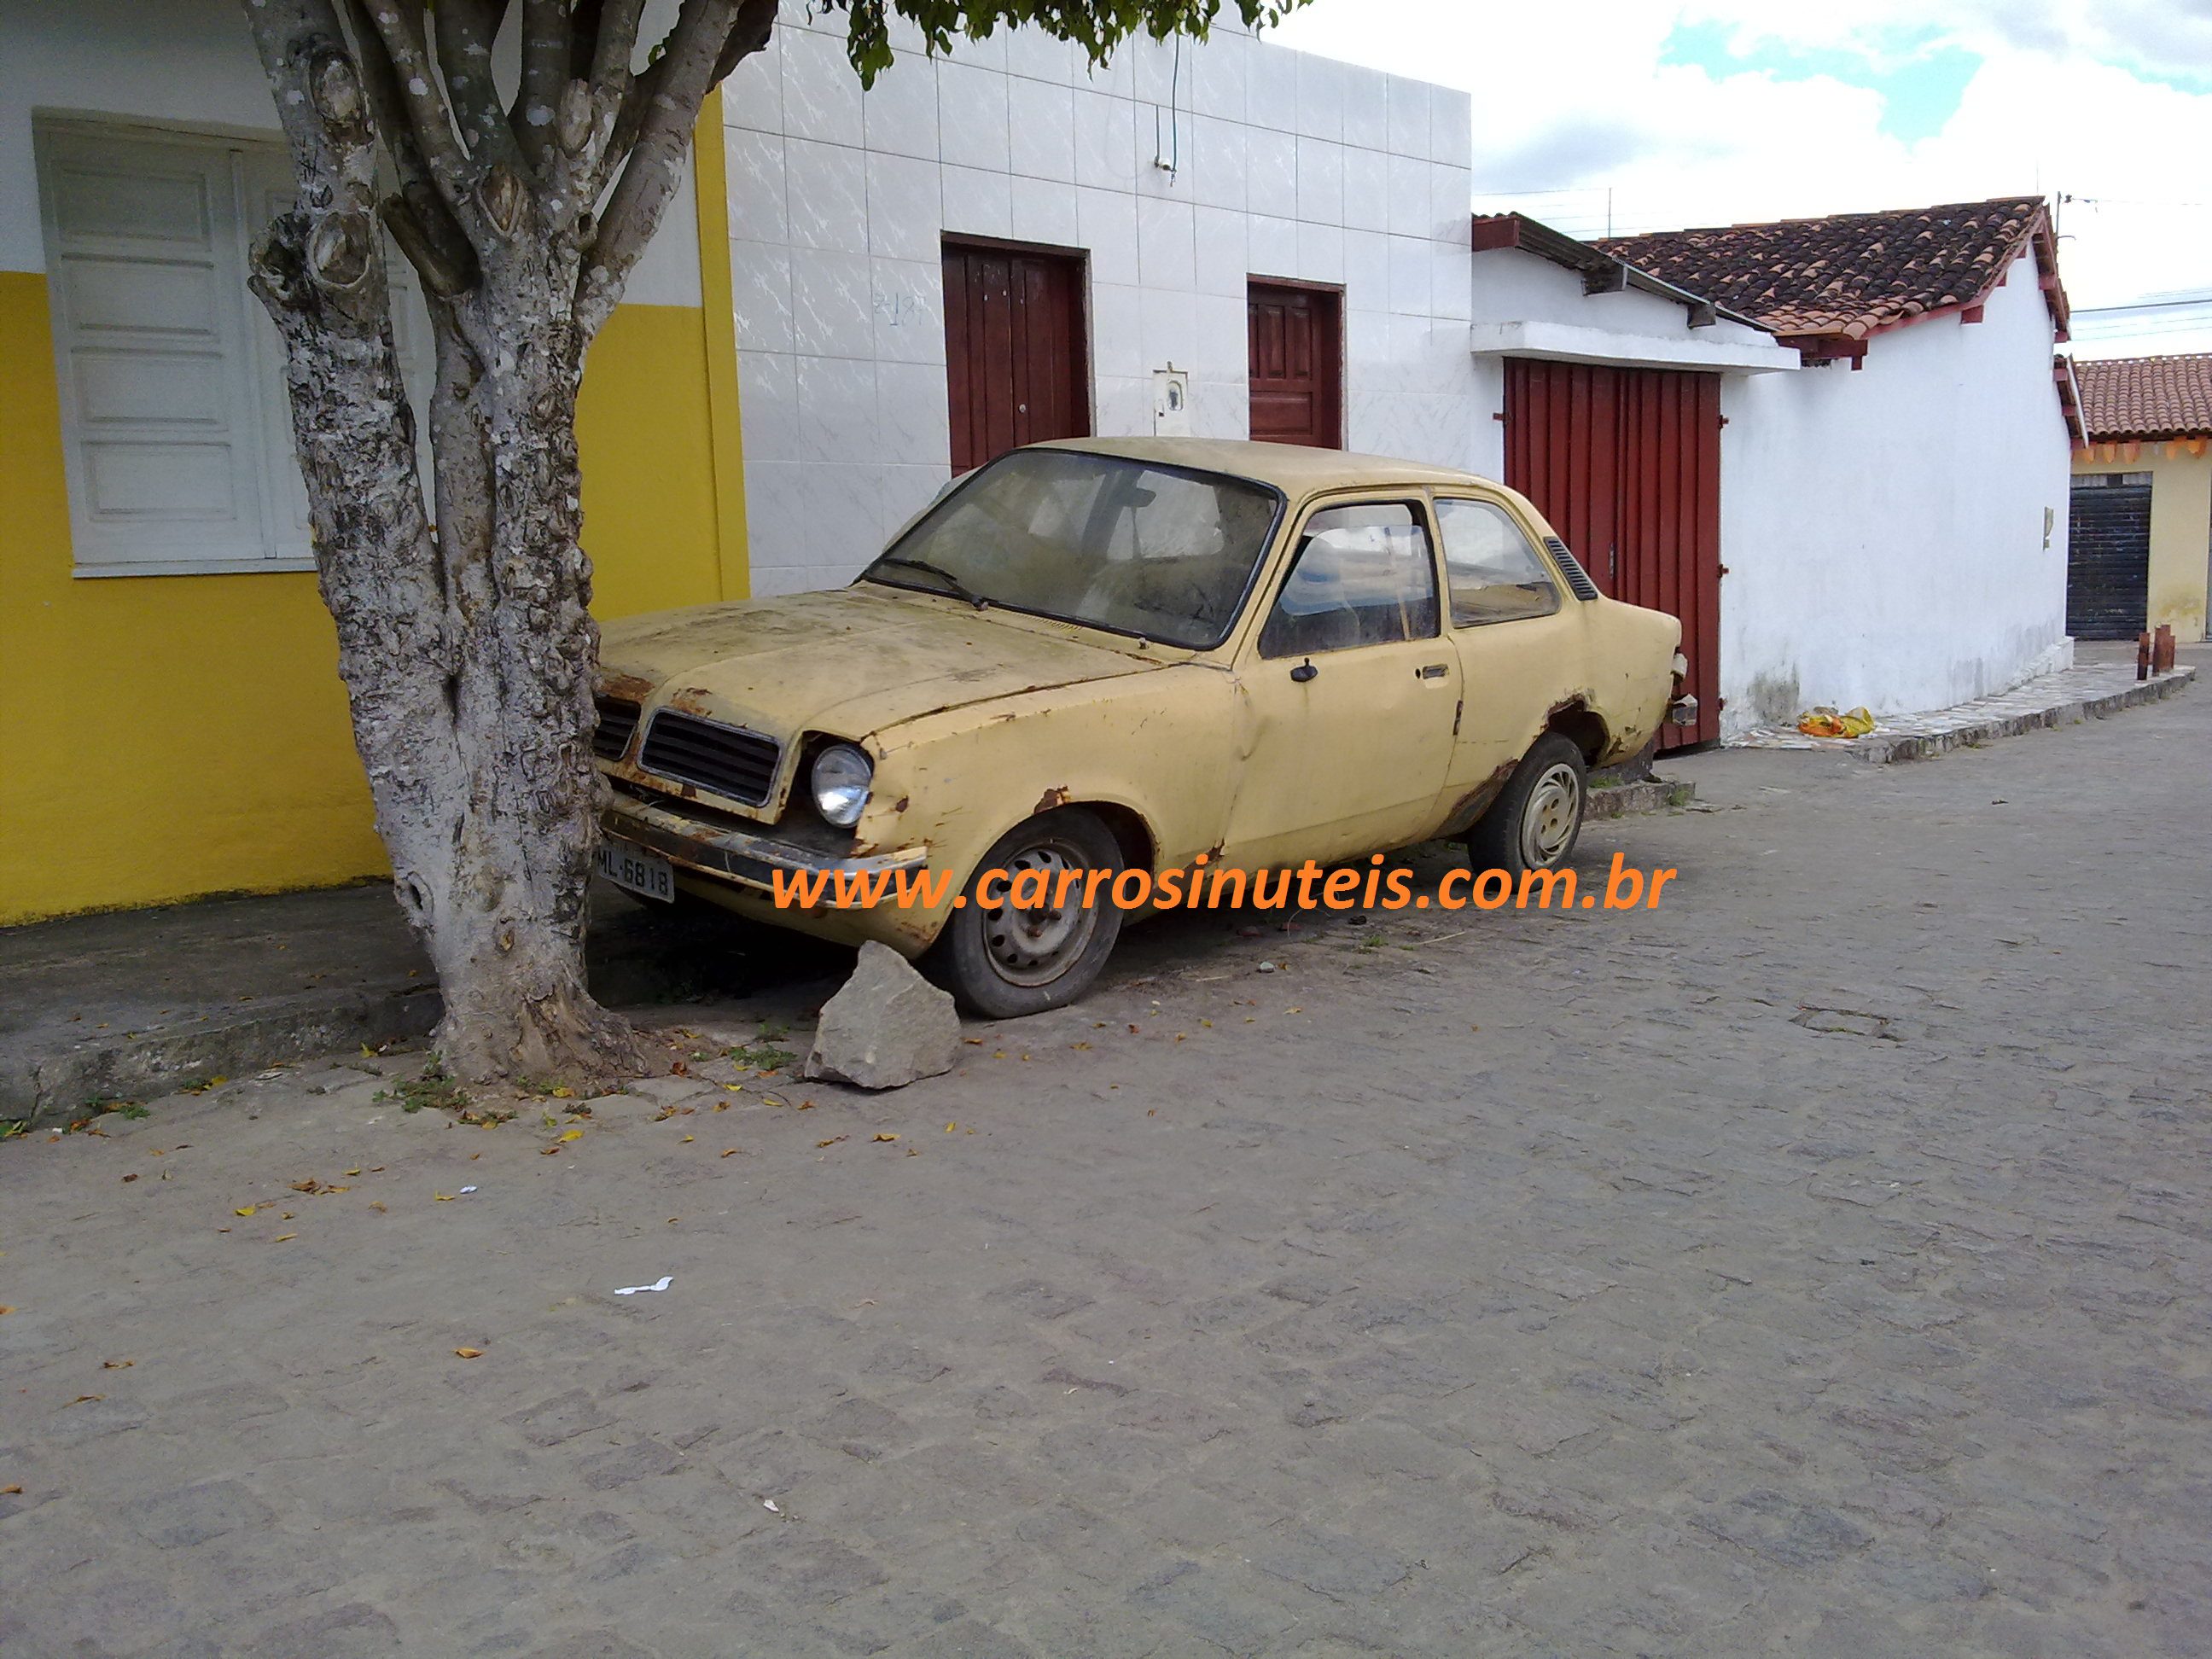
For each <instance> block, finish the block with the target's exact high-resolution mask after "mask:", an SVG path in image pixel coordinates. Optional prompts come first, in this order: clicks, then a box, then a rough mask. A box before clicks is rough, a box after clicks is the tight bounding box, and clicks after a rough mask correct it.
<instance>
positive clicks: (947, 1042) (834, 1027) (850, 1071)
mask: <svg viewBox="0 0 2212 1659" xmlns="http://www.w3.org/2000/svg"><path fill="white" fill-rule="evenodd" d="M959 1049H960V1017H959V1015H958V1014H957V1013H956V1012H954V1011H953V1006H952V998H951V995H950V994H948V993H946V992H944V991H940V990H939V989H938V988H937V987H935V986H934V985H932V984H931V983H930V982H929V981H927V980H926V979H924V978H923V977H922V976H921V975H920V974H918V973H916V972H915V970H914V968H913V966H912V965H911V964H910V963H908V961H907V959H906V958H905V957H902V956H901V955H900V954H899V953H898V952H897V951H894V950H892V949H891V948H890V946H889V945H878V944H877V943H876V942H875V941H874V940H872V939H871V940H870V941H869V942H868V943H867V944H866V945H862V946H861V947H860V962H859V963H857V964H856V965H855V966H854V969H853V977H852V978H850V979H848V980H847V981H845V984H844V987H843V988H842V990H840V991H839V992H838V993H837V994H836V996H834V997H831V998H830V999H829V1001H828V1002H826V1003H824V1004H823V1006H822V1021H821V1024H818V1025H817V1026H816V1027H815V1028H814V1048H813V1051H812V1052H811V1054H808V1055H807V1056H806V1066H805V1076H807V1077H816V1078H828V1079H831V1080H833V1081H835V1082H839V1083H854V1084H858V1085H860V1087H861V1088H863V1089H897V1088H902V1087H904V1086H905V1085H907V1084H909V1083H911V1082H913V1081H914V1080H915V1079H916V1078H924V1077H935V1076H937V1075H938V1074H939V1073H941V1072H949V1071H951V1069H952V1060H953V1056H954V1055H955V1054H957V1053H958V1052H959Z"/></svg>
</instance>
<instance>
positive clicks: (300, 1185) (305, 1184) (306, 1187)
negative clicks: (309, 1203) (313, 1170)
mask: <svg viewBox="0 0 2212 1659" xmlns="http://www.w3.org/2000/svg"><path fill="white" fill-rule="evenodd" d="M322 1189H323V1183H322V1182H319V1181H317V1180H315V1179H314V1178H313V1177H312V1176H310V1177H309V1178H308V1179H307V1180H306V1181H295V1182H293V1183H292V1190H293V1191H294V1192H295V1193H319V1192H320V1191H322Z"/></svg>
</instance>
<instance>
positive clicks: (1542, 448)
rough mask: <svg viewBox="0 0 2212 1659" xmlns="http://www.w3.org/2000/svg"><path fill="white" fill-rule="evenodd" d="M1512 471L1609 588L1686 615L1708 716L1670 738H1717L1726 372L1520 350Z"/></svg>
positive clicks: (1509, 375) (1508, 442)
mask: <svg viewBox="0 0 2212 1659" xmlns="http://www.w3.org/2000/svg"><path fill="white" fill-rule="evenodd" d="M1505 482H1506V483H1508V484H1510V485H1511V486H1512V487H1513V488H1514V489H1517V490H1519V491H1520V492H1521V493H1522V495H1526V496H1527V497H1528V499H1529V500H1530V501H1534V502H1535V504H1536V507H1537V510H1538V511H1539V512H1541V513H1543V515H1544V516H1545V517H1546V518H1547V519H1549V520H1551V521H1552V526H1553V529H1555V530H1557V531H1558V532H1559V535H1560V537H1561V538H1563V539H1564V540H1565V542H1566V544H1567V545H1568V547H1570V548H1571V549H1572V550H1573V551H1574V555H1575V556H1576V557H1577V559H1579V560H1581V562H1582V563H1583V566H1584V568H1587V569H1588V570H1589V574H1590V577H1591V579H1592V580H1594V581H1595V582H1596V583H1597V585H1598V586H1600V587H1601V588H1602V589H1604V590H1605V592H1607V594H1609V595H1610V596H1611V597H1613V598H1614V599H1622V600H1625V601H1626V602H1627V603H1628V604H1630V605H1648V606H1650V608H1651V609H1652V610H1654V611H1666V612H1667V613H1668V615H1670V616H1672V617H1676V618H1678V619H1679V620H1680V623H1681V624H1682V653H1683V654H1684V655H1685V656H1686V657H1687V658H1688V659H1690V686H1689V689H1690V690H1692V691H1693V692H1695V693H1696V694H1697V698H1698V723H1697V725H1696V726H1693V727H1690V728H1686V729H1685V728H1682V727H1678V726H1668V727H1666V728H1665V729H1664V731H1663V732H1662V734H1661V737H1660V747H1661V748H1662V749H1678V748H1680V747H1682V746H1683V745H1685V744H1692V743H1712V742H1715V741H1717V739H1718V738H1719V737H1720V732H1721V727H1720V715H1721V707H1720V636H1721V629H1720V617H1721V518H1720V503H1721V382H1720V376H1719V375H1717V374H1698V373H1695V372H1692V371H1689V370H1684V369H1665V368H1605V367H1601V366H1596V365H1591V364H1585V363H1549V362H1534V361H1531V360H1528V359H1526V358H1517V357H1516V358H1509V359H1508V360H1507V362H1506V364H1505Z"/></svg>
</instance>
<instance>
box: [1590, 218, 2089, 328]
mask: <svg viewBox="0 0 2212 1659" xmlns="http://www.w3.org/2000/svg"><path fill="white" fill-rule="evenodd" d="M2038 233H2041V234H2043V235H2044V236H2045V237H2047V236H2048V234H2049V228H2048V221H2047V220H2046V219H2045V215H2044V206H2043V203H2042V202H2041V201H2040V200H2039V199H2037V198H2036V197H2002V198H2000V199H1998V200H1995V201H1989V202H1953V203H1949V204H1945V205H1943V206H1941V207H1926V208H1901V209H1897V210H1892V211H1888V212H1884V213H1838V214H1832V215H1830V216H1827V217H1826V218H1821V219H1784V220H1782V221H1780V222H1777V223H1774V224H1764V225H1723V226H1717V227H1714V228H1710V229H1705V230H1669V231H1658V232H1655V233H1654V234H1650V235H1648V236H1614V237H1608V238H1607V239H1605V240H1601V241H1600V242H1599V243H1598V244H1597V246H1599V247H1601V248H1603V249H1604V250H1605V251H1606V252H1607V253H1610V254H1612V255H1613V257H1614V258H1619V259H1625V260H1626V261H1627V262H1628V263H1629V264H1633V265H1635V266H1637V267H1638V268H1639V269H1641V270H1647V271H1650V273H1651V274H1652V275H1653V276H1658V277H1661V278H1662V279H1664V280H1665V281H1667V282H1669V283H1674V284H1676V285H1677V286H1678V287H1681V288H1686V289H1690V290H1691V291H1692V292H1693V293H1697V294H1703V295H1708V296H1710V297H1711V298H1712V299H1714V300H1717V301H1719V302H1720V303H1721V304H1723V305H1725V306H1728V307H1730V308H1731V309H1733V310H1736V311H1741V312H1743V313H1747V314H1748V315H1750V316H1753V317H1756V318H1757V319H1759V321H1760V322H1762V323H1764V324H1765V325H1767V326H1768V327H1770V328H1771V329H1772V330H1774V331H1775V332H1776V333H1778V334H1780V335H1783V336H1785V337H1802V336H1806V335H1835V336H1841V337H1844V338H1848V339H1864V338H1865V337H1867V336H1868V335H1869V334H1872V333H1875V332H1876V331H1879V330H1881V329H1884V328H1889V327H1894V326H1896V325H1899V324H1900V323H1906V322H1910V321H1911V320H1912V319H1914V318H1916V317H1919V316H1922V315H1924V314H1925V313H1929V312H1931V311H1937V310H1941V309H1942V308H1943V307H1947V306H1962V305H1971V304H1972V303H1973V302H1974V301H1976V300H1978V299H1979V298H1980V297H1981V296H1982V295H1984V294H1985V293H1986V292H1987V291H1988V289H1990V287H1991V286H1992V285H1993V284H1994V283H1995V282H1996V278H1997V277H1998V276H2001V275H2002V273H2003V272H2004V270H2005V269H2006V267H2007V266H2008V265H2009V264H2011V263H2012V258H2013V256H2014V255H2015V253H2016V252H2019V250H2020V248H2021V245H2022V244H2023V243H2024V242H2025V241H2026V240H2027V239H2028V238H2029V237H2030V236H2033V235H2035V234H2038ZM2045 253H2046V258H2047V257H2048V250H2047V249H2046V250H2045ZM2052 308H2053V312H2054V314H2055V315H2056V316H2057V319H2058V322H2059V325H2060V328H2061V331H2062V336H2063V327H2064V323H2065V312H2064V307H2063V300H2056V301H2054V304H2053V307H2052Z"/></svg>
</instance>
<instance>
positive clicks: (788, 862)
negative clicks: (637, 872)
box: [600, 794, 929, 890]
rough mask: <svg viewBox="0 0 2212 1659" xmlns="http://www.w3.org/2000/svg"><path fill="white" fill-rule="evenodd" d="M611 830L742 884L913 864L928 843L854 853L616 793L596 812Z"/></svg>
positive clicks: (765, 885)
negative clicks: (805, 843)
mask: <svg viewBox="0 0 2212 1659" xmlns="http://www.w3.org/2000/svg"><path fill="white" fill-rule="evenodd" d="M600 822H601V823H602V824H603V825H604V826H605V829H606V831H607V833H608V834H609V835H611V836H621V837H622V838H623V840H624V841H631V842H636V843H637V844H638V845H639V846H641V847H647V848H652V849H653V851H654V852H656V853H658V854H660V855H661V856H662V857H663V858H665V859H667V860H669V861H670V862H671V863H674V864H678V865H682V866H684V867H685V868H687V869H690V870H694V871H697V872H701V873H702V874H706V875H709V876H719V877H721V878H723V879H725V880H726V881H732V882H738V883H741V884H744V886H747V887H750V888H755V889H761V890H768V889H771V888H772V887H773V886H774V884H775V877H776V875H777V873H778V872H782V873H783V874H785V875H793V874H798V875H814V874H817V873H824V874H829V875H837V874H851V875H873V874H876V873H877V872H882V871H896V870H913V869H918V868H919V867H921V866H922V865H925V864H927V863H928V861H929V848H927V847H902V848H899V849H898V850H897V851H896V852H893V853H872V854H866V855H865V856H860V857H854V856H852V855H850V854H836V853H824V852H822V851H819V850H817V849H816V848H811V847H802V846H800V845H799V844H798V843H797V842H791V841H787V840H785V839H783V838H781V837H780V836H775V835H774V834H771V833H769V832H766V831H763V830H755V829H737V828H735V827H734V826H731V825H726V824H720V823H707V822H704V821H702V819H700V818H697V817H693V816H692V815H690V814H689V813H686V812H682V811H676V810H674V809H672V808H671V807H667V806H662V805H658V804H656V803H654V802H653V801H648V800H641V799H638V798H637V797H636V796H635V795H627V794H617V796H615V797H614V799H613V800H612V801H611V802H610V803H609V804H608V805H607V807H606V809H605V811H604V812H603V813H602V814H601V816H600Z"/></svg>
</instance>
